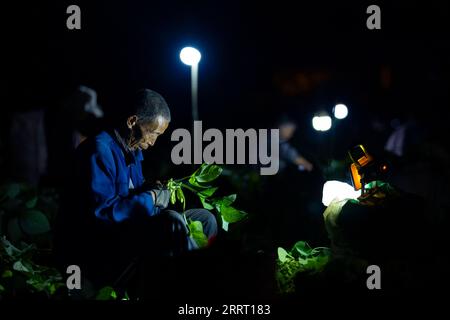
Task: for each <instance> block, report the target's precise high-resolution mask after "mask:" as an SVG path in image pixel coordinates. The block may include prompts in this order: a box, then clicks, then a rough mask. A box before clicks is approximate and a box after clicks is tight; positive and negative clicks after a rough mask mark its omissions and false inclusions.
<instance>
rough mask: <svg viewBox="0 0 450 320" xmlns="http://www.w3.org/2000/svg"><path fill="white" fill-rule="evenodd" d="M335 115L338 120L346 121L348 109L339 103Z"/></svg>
mask: <svg viewBox="0 0 450 320" xmlns="http://www.w3.org/2000/svg"><path fill="white" fill-rule="evenodd" d="M333 114H334V117H335V118H336V119H344V118H346V117H347V115H348V108H347V106H346V105H345V104H342V103H339V104H337V105H335V106H334V108H333Z"/></svg>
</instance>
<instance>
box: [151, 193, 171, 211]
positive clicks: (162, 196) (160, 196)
mask: <svg viewBox="0 0 450 320" xmlns="http://www.w3.org/2000/svg"><path fill="white" fill-rule="evenodd" d="M150 192H152V193H153V194H154V196H155V206H157V207H159V208H160V209H166V208H167V206H168V205H169V201H170V191H169V189H167V188H156V189H152V190H150Z"/></svg>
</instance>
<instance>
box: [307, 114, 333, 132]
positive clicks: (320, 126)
mask: <svg viewBox="0 0 450 320" xmlns="http://www.w3.org/2000/svg"><path fill="white" fill-rule="evenodd" d="M312 125H313V128H314V129H315V130H317V131H328V130H330V128H331V118H330V117H329V116H315V117H314V118H313V119H312Z"/></svg>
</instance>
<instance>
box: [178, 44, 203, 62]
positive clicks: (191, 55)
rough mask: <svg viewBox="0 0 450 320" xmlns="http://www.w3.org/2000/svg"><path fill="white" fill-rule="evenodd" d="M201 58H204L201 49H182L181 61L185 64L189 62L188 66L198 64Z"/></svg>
mask: <svg viewBox="0 0 450 320" xmlns="http://www.w3.org/2000/svg"><path fill="white" fill-rule="evenodd" d="M201 58H202V55H201V54H200V51H198V50H197V49H195V48H192V47H186V48H183V50H181V51H180V59H181V61H182V62H183V63H184V64H187V65H188V66H192V65H195V64H198V63H199V62H200V59H201Z"/></svg>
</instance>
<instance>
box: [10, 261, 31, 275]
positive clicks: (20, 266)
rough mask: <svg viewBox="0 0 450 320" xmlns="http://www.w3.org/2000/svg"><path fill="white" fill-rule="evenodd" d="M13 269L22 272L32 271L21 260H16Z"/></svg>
mask: <svg viewBox="0 0 450 320" xmlns="http://www.w3.org/2000/svg"><path fill="white" fill-rule="evenodd" d="M13 269H14V270H16V271H20V272H30V270H28V269H27V268H26V267H25V266H24V265H23V263H22V261H21V260H19V261H16V262H14V264H13Z"/></svg>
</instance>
